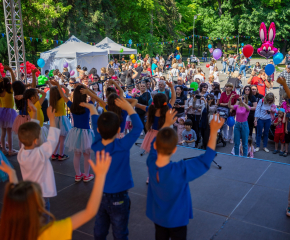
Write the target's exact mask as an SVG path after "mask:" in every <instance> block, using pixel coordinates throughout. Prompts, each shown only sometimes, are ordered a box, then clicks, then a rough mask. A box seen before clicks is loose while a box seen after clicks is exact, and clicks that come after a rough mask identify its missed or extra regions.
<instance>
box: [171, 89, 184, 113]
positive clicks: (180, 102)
mask: <svg viewBox="0 0 290 240" xmlns="http://www.w3.org/2000/svg"><path fill="white" fill-rule="evenodd" d="M175 92H176V100H175V104H174V108H175V109H176V111H177V117H184V116H185V113H184V107H185V102H186V100H187V97H186V96H185V95H184V93H183V87H182V86H176V88H175Z"/></svg>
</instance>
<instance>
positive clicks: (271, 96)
mask: <svg viewBox="0 0 290 240" xmlns="http://www.w3.org/2000/svg"><path fill="white" fill-rule="evenodd" d="M270 100H273V102H272V103H274V101H275V96H274V94H273V93H267V94H266V96H265V97H264V103H266V104H268V103H269V101H270Z"/></svg>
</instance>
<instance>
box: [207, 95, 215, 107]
mask: <svg viewBox="0 0 290 240" xmlns="http://www.w3.org/2000/svg"><path fill="white" fill-rule="evenodd" d="M206 98H207V99H209V98H211V99H213V101H212V102H211V105H210V106H212V105H215V101H214V95H213V94H211V93H210V94H208V95H207V96H206ZM207 106H208V105H207ZM207 110H208V109H207Z"/></svg>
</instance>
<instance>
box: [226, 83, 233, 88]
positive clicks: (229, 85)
mask: <svg viewBox="0 0 290 240" xmlns="http://www.w3.org/2000/svg"><path fill="white" fill-rule="evenodd" d="M225 87H232V88H233V87H234V85H233V84H232V83H230V82H228V83H226V85H225Z"/></svg>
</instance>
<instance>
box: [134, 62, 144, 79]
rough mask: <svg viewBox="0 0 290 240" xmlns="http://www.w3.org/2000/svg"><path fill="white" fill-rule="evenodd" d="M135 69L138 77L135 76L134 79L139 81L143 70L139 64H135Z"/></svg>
mask: <svg viewBox="0 0 290 240" xmlns="http://www.w3.org/2000/svg"><path fill="white" fill-rule="evenodd" d="M137 65H138V66H137V67H136V68H135V71H136V72H138V75H137V76H136V79H140V76H141V73H142V71H143V68H142V66H141V62H139V63H137Z"/></svg>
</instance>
